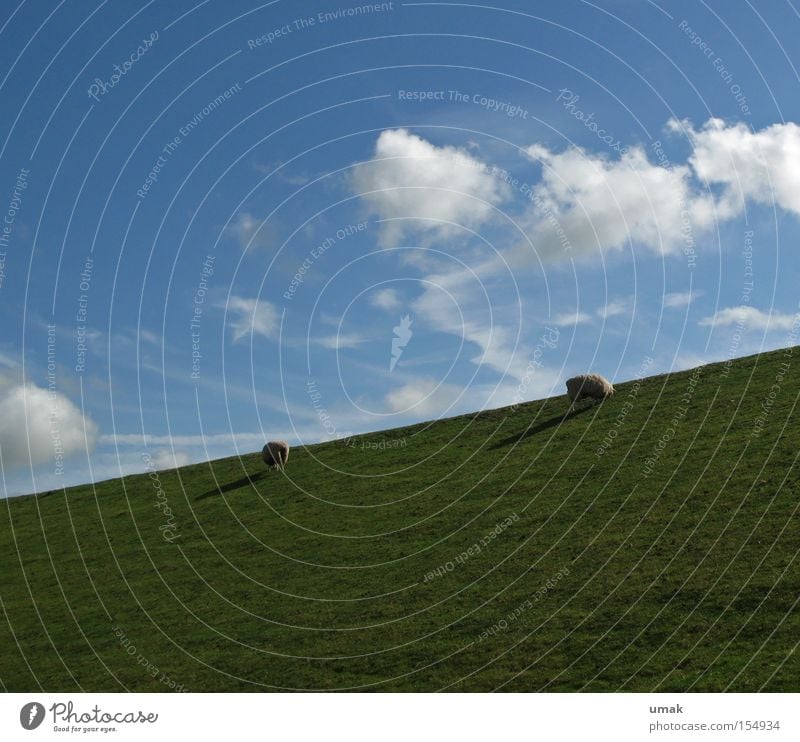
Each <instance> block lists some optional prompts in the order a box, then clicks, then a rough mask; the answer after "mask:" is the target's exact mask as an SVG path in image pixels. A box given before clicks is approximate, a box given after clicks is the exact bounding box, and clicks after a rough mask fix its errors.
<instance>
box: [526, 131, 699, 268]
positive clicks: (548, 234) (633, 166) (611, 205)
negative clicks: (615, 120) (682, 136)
mask: <svg viewBox="0 0 800 742" xmlns="http://www.w3.org/2000/svg"><path fill="white" fill-rule="evenodd" d="M527 154H528V155H529V156H530V157H531V158H533V159H535V160H538V161H541V162H542V163H543V169H542V179H541V182H540V183H539V185H537V186H536V187H535V188H534V189H533V194H534V195H533V198H534V206H533V207H532V209H531V211H530V214H529V217H528V219H529V221H530V223H531V225H532V228H531V231H532V241H533V245H534V247H535V248H536V250H537V252H539V253H540V254H542V255H544V256H548V257H552V256H554V255H561V256H563V257H566V256H567V255H569V254H571V253H572V254H576V253H580V252H587V251H593V250H600V251H609V250H622V249H624V248H625V247H626V246H627V245H628V243H633V244H635V245H642V246H644V247H647V248H649V249H651V250H653V251H655V252H658V253H664V254H679V253H680V252H681V250H682V249H683V248H684V247H685V246H686V241H687V239H692V233H693V231H694V230H701V229H706V228H708V227H709V226H710V225H711V224H712V221H713V208H712V202H711V198H710V197H709V196H702V195H699V194H697V193H696V192H695V191H694V190H693V189H692V185H691V182H690V176H691V171H690V169H689V168H688V167H687V166H681V167H673V168H671V169H667V168H664V167H660V166H659V165H654V164H653V163H651V162H649V161H648V159H647V155H646V154H645V152H644V150H643V149H641V148H640V147H632V148H631V149H629V150H628V151H627V152H626V153H625V154H624V155H623V156H622V157H621V158H619V159H618V160H612V159H610V158H608V157H606V156H605V155H603V154H593V153H590V152H587V151H585V150H583V149H581V148H579V147H571V148H570V149H567V150H565V151H564V152H561V153H558V154H556V153H554V152H551V151H550V150H548V149H547V148H546V147H542V146H539V145H533V146H531V147H528V149H527Z"/></svg>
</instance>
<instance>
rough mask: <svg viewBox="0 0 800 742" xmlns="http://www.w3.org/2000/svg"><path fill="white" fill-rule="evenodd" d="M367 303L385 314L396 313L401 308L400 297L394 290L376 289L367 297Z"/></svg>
mask: <svg viewBox="0 0 800 742" xmlns="http://www.w3.org/2000/svg"><path fill="white" fill-rule="evenodd" d="M369 303H370V304H371V305H372V306H373V307H376V308H377V309H383V310H384V311H387V312H396V311H397V310H398V309H400V307H401V306H403V303H402V301H401V299H400V295H399V294H398V293H397V290H396V289H378V290H377V291H373V292H372V294H371V295H370V297H369Z"/></svg>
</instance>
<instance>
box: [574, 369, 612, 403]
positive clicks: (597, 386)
mask: <svg viewBox="0 0 800 742" xmlns="http://www.w3.org/2000/svg"><path fill="white" fill-rule="evenodd" d="M613 393H614V387H613V386H612V384H611V382H610V381H609V380H608V379H604V378H603V377H602V376H600V374H581V375H580V376H573V377H572V378H571V379H567V394H568V395H569V399H570V402H572V405H570V408H569V409H570V412H571V411H572V410H574V409H575V405H576V404H578V402H580V401H581V400H582V399H586V398H587V397H588V398H589V399H605V398H606V397H610V396H611V395H612V394H613Z"/></svg>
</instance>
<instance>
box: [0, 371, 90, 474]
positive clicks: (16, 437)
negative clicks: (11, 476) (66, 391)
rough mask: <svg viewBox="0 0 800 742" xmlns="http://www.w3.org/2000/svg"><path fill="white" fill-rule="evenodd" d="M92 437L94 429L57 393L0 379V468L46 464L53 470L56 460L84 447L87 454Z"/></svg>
mask: <svg viewBox="0 0 800 742" xmlns="http://www.w3.org/2000/svg"><path fill="white" fill-rule="evenodd" d="M96 436H97V425H96V424H95V423H94V422H92V420H91V419H89V418H88V417H85V416H84V415H83V414H82V413H81V411H80V410H79V409H78V408H77V407H76V406H75V405H74V404H73V403H72V402H71V401H70V400H69V399H68V398H67V397H65V396H64V395H63V394H61V393H60V392H57V391H52V392H51V391H50V390H48V389H42V388H41V387H38V386H36V385H34V384H31V383H18V382H16V381H12V380H11V379H5V380H3V379H0V453H2V462H3V467H15V466H22V465H29V466H38V465H40V464H44V463H47V462H50V463H52V464H53V467H54V469H55V468H56V466H57V464H58V462H59V460H60V459H62V458H66V457H67V456H69V455H71V454H74V453H76V452H78V451H84V450H86V448H87V444H88V448H89V450H91V448H92V447H93V446H94V443H95V439H96ZM29 444H30V450H29V448H28V446H29Z"/></svg>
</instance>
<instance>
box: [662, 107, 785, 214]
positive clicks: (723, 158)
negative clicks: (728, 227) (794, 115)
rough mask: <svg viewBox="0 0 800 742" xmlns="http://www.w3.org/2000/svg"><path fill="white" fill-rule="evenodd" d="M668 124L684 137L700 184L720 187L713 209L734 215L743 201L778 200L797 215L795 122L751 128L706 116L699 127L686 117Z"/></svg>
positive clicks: (771, 202) (771, 201) (763, 202)
mask: <svg viewBox="0 0 800 742" xmlns="http://www.w3.org/2000/svg"><path fill="white" fill-rule="evenodd" d="M669 128H670V129H671V130H673V131H676V132H683V133H685V134H686V135H687V136H688V137H689V141H690V143H691V145H692V154H691V156H690V157H689V163H690V164H691V166H692V169H693V170H694V172H695V174H696V175H697V177H698V178H699V179H700V180H701V181H702V182H704V183H705V182H707V183H710V184H717V185H720V186H721V187H722V194H721V196H720V198H719V200H718V203H717V208H718V210H719V212H720V213H721V214H722V215H723V216H725V217H730V216H735V215H737V214H739V213H740V212H741V211H742V209H743V208H744V203H745V201H746V200H751V201H753V202H755V203H762V204H773V203H777V204H778V206H780V207H781V208H783V209H786V210H787V211H792V212H794V213H795V214H800V168H798V167H797V163H798V162H800V126H798V125H797V124H794V123H786V124H774V125H773V126H768V127H766V128H764V129H761V130H760V131H753V130H752V129H751V128H750V127H749V126H747V125H746V124H744V123H741V122H739V123H736V124H726V123H725V122H724V121H722V119H718V118H712V119H709V120H708V121H707V122H706V123H705V124H704V125H703V126H702V127H701V128H700V129H695V128H694V127H693V126H692V125H691V123H689V122H688V121H680V122H679V121H676V120H672V121H670V122H669Z"/></svg>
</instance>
